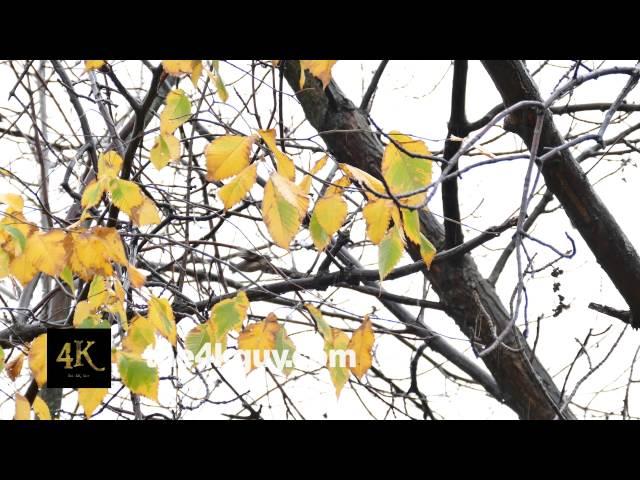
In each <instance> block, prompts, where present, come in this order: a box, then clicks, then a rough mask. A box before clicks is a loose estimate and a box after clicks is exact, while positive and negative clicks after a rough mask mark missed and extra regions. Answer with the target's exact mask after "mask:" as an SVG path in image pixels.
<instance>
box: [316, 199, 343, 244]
mask: <svg viewBox="0 0 640 480" xmlns="http://www.w3.org/2000/svg"><path fill="white" fill-rule="evenodd" d="M313 215H315V216H316V218H317V220H318V223H319V224H320V226H321V227H322V228H323V229H324V231H325V232H326V233H327V235H329V236H332V235H333V234H334V233H336V232H337V231H338V229H339V228H340V227H341V226H342V222H344V219H345V218H346V216H347V202H345V201H344V199H343V198H342V196H340V195H338V194H334V195H329V196H325V197H323V198H321V199H319V200H318V201H317V202H316V206H315V208H314V209H313Z"/></svg>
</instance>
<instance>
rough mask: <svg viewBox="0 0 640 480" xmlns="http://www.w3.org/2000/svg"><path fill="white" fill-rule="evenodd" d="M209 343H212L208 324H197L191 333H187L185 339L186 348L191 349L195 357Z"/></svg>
mask: <svg viewBox="0 0 640 480" xmlns="http://www.w3.org/2000/svg"><path fill="white" fill-rule="evenodd" d="M207 343H211V337H210V335H209V328H208V325H206V324H204V325H196V326H195V327H193V328H192V329H191V330H189V333H187V337H186V338H185V340H184V345H185V348H186V349H187V350H188V351H190V352H191V353H192V354H193V356H194V361H195V358H196V357H197V356H198V353H200V350H202V347H204V346H205V345H206V344H207Z"/></svg>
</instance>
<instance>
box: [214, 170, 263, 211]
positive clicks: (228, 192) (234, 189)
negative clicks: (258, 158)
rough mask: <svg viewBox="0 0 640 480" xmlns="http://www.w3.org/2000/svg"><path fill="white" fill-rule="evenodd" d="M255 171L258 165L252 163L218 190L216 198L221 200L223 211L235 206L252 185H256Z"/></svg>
mask: <svg viewBox="0 0 640 480" xmlns="http://www.w3.org/2000/svg"><path fill="white" fill-rule="evenodd" d="M257 171H258V164H257V163H253V164H251V165H249V166H248V167H247V168H245V169H244V170H242V171H241V172H240V173H239V174H238V176H236V177H235V178H234V179H233V180H231V181H230V182H229V183H227V184H226V185H225V186H223V187H222V188H221V189H220V190H218V197H220V200H222V203H223V204H224V208H225V209H227V210H229V209H230V208H231V207H233V206H234V205H236V204H237V203H238V202H240V200H242V199H243V198H244V196H245V195H246V194H247V193H248V192H249V190H251V187H253V184H254V183H256V175H257Z"/></svg>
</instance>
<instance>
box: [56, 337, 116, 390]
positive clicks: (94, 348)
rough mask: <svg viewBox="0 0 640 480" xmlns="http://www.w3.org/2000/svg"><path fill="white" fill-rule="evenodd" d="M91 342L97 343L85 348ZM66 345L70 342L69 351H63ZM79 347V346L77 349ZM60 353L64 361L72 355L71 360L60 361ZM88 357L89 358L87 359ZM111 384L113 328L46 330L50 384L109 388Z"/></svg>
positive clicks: (70, 386) (59, 386) (67, 386)
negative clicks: (82, 352) (84, 353)
mask: <svg viewBox="0 0 640 480" xmlns="http://www.w3.org/2000/svg"><path fill="white" fill-rule="evenodd" d="M88 342H94V343H93V344H92V345H91V346H89V347H88V348H86V347H87V346H88V344H89V343H88ZM66 344H68V345H67V346H66V349H67V351H66V352H63V349H65V345H66ZM78 347H80V348H79V349H78ZM79 350H80V351H83V350H84V351H85V352H86V355H78V354H79V353H80V352H79ZM61 352H63V353H62V357H63V360H64V358H67V359H68V358H71V360H72V361H71V362H69V361H67V362H65V361H57V359H59V357H60V356H61ZM87 356H88V357H89V360H90V361H88V359H87ZM78 357H79V358H78ZM78 360H79V361H78ZM91 364H93V366H92V365H91ZM65 367H70V368H65ZM93 367H96V368H97V369H94V368H93ZM110 386H111V330H110V329H108V328H69V329H59V328H49V329H47V387H51V388H105V387H106V388H108V387H110Z"/></svg>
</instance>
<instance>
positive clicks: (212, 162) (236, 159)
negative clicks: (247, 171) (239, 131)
mask: <svg viewBox="0 0 640 480" xmlns="http://www.w3.org/2000/svg"><path fill="white" fill-rule="evenodd" d="M255 140H256V137H254V136H253V135H252V136H249V137H244V136H241V135H223V136H221V137H218V138H216V139H215V140H214V141H212V142H211V143H210V144H209V145H207V148H206V149H205V151H204V155H205V157H206V159H207V180H208V181H210V182H215V181H219V180H224V179H226V178H229V177H232V176H234V175H236V174H238V173H240V172H241V171H242V170H243V169H244V168H246V167H247V165H249V157H250V154H251V146H252V145H253V142H255Z"/></svg>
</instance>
